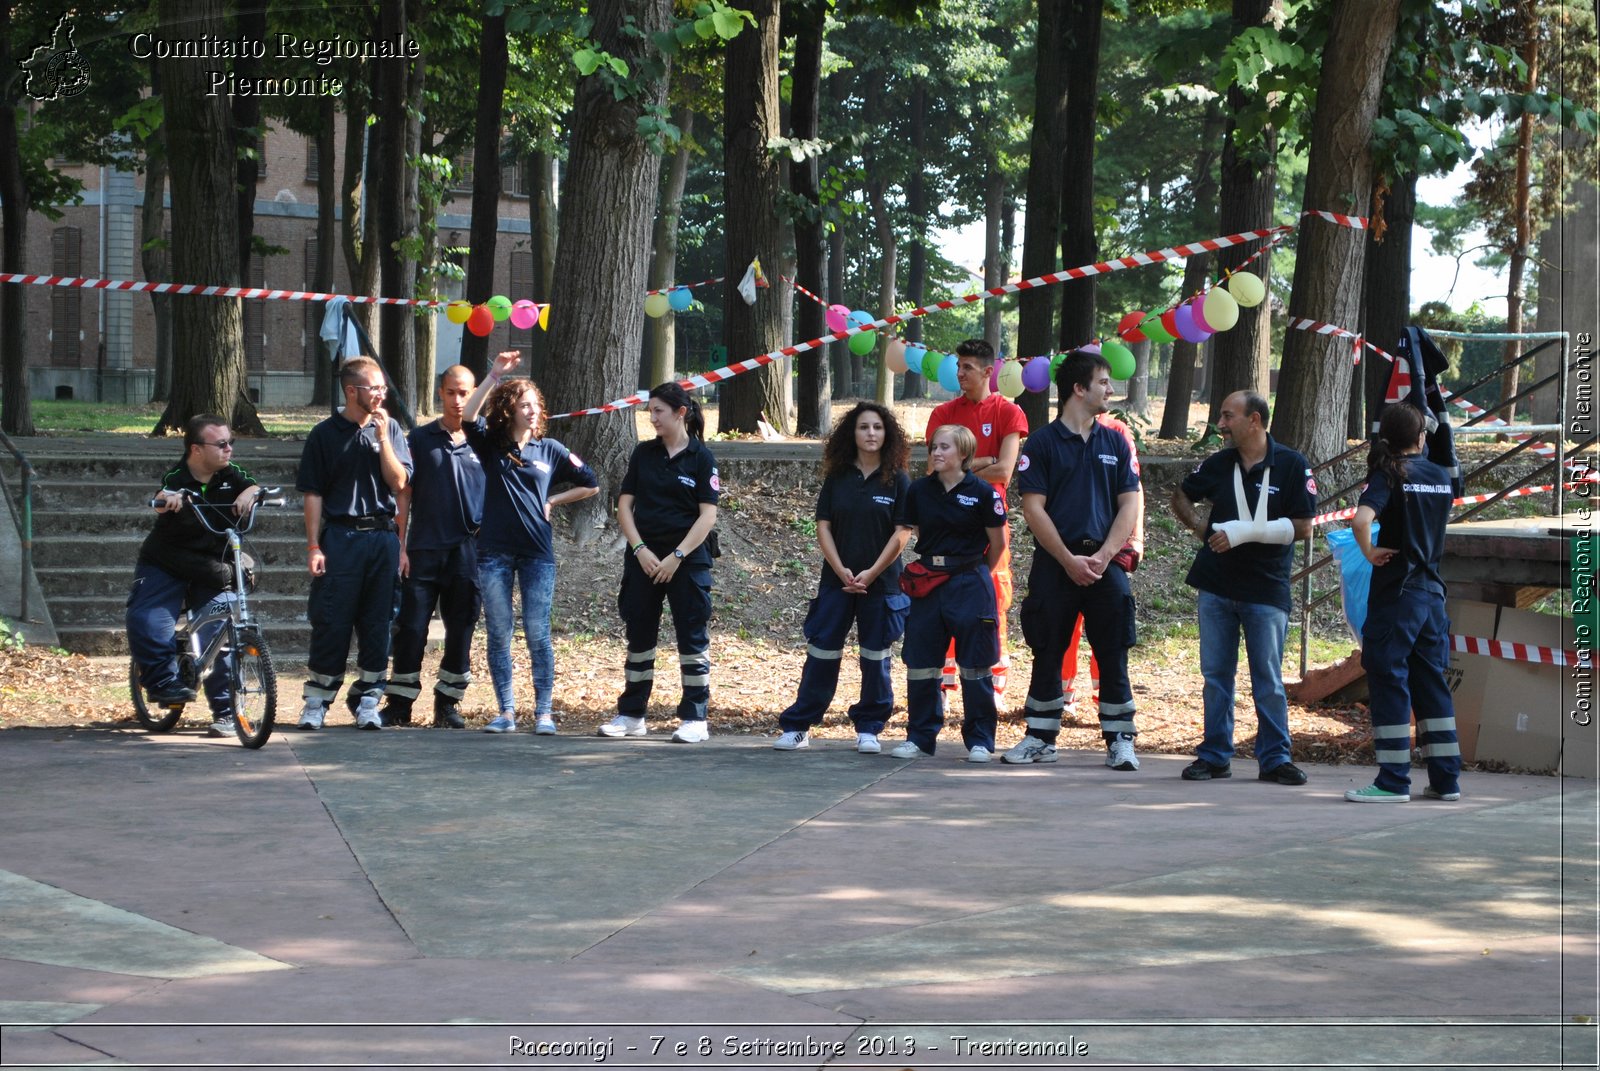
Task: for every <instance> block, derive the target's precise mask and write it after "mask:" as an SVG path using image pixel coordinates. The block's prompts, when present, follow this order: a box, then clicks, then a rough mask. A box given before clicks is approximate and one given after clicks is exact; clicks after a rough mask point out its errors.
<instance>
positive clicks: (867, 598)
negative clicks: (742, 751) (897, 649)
mask: <svg viewBox="0 0 1600 1071" xmlns="http://www.w3.org/2000/svg"><path fill="white" fill-rule="evenodd" d="M910 608H911V598H910V597H909V596H908V595H906V594H904V593H903V592H900V591H895V592H892V593H890V594H888V595H852V594H850V593H849V592H847V591H845V590H844V589H843V588H836V587H831V586H828V585H820V586H819V587H818V588H817V597H816V598H814V599H812V600H811V608H810V610H809V611H808V612H807V613H806V624H805V635H806V644H807V647H806V664H805V668H804V669H802V670H801V671H800V691H799V694H798V695H796V696H795V700H794V702H793V703H791V704H790V705H789V709H787V710H785V711H784V712H783V713H782V714H779V715H778V727H779V728H780V729H782V730H783V731H784V732H805V731H806V730H808V729H810V728H811V727H812V726H813V725H820V724H822V718H823V715H824V714H826V713H827V710H828V704H830V703H832V702H833V694H834V692H835V691H836V690H837V689H838V687H839V665H840V663H841V662H842V661H843V659H844V641H845V637H847V636H849V635H850V626H851V625H855V627H856V642H857V644H858V645H859V647H860V652H861V655H860V656H861V698H860V699H859V700H857V701H856V702H854V703H852V704H850V720H851V721H853V722H854V723H855V726H856V732H858V733H872V734H873V735H877V734H878V733H881V732H883V725H884V722H886V721H888V720H889V715H890V714H891V713H893V712H894V682H893V679H892V676H891V674H890V672H889V670H890V665H889V656H890V655H892V654H893V653H894V650H893V648H894V644H895V641H896V640H898V639H899V638H900V636H901V634H902V633H904V632H905V627H906V613H907V611H909V610H910Z"/></svg>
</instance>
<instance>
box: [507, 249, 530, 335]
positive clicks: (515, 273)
mask: <svg viewBox="0 0 1600 1071" xmlns="http://www.w3.org/2000/svg"><path fill="white" fill-rule="evenodd" d="M508 296H509V297H510V298H511V300H512V301H514V302H516V301H521V300H522V299H523V298H527V299H529V300H530V301H531V300H532V299H533V254H532V253H530V252H526V251H524V250H520V249H513V250H512V251H511V293H510V295H508ZM510 322H511V321H510V320H507V321H506V323H508V324H509V323H510ZM532 330H533V328H529V329H528V331H532ZM511 337H512V338H513V339H519V338H520V339H523V340H524V341H522V342H513V343H512V345H513V346H518V345H527V342H526V339H527V337H528V332H527V331H521V330H519V329H517V328H515V327H513V328H512V329H511Z"/></svg>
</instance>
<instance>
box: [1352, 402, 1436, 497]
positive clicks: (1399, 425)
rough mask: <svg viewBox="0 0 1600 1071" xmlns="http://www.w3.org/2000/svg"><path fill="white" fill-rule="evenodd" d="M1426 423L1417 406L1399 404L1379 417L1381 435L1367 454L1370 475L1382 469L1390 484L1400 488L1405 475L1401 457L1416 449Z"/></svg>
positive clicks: (1373, 441)
mask: <svg viewBox="0 0 1600 1071" xmlns="http://www.w3.org/2000/svg"><path fill="white" fill-rule="evenodd" d="M1425 426H1426V425H1425V422H1424V420H1423V417H1422V410H1420V409H1418V408H1417V407H1416V406H1414V405H1408V404H1405V403H1397V404H1394V405H1391V406H1389V407H1388V408H1387V409H1385V410H1384V411H1383V416H1382V417H1380V418H1379V420H1378V437H1377V438H1376V439H1373V440H1372V450H1371V452H1370V453H1368V454H1367V475H1368V476H1369V477H1370V476H1371V475H1372V474H1373V473H1374V472H1382V473H1383V474H1384V475H1385V476H1386V477H1388V480H1389V485H1390V486H1391V487H1399V486H1400V485H1401V484H1402V483H1403V482H1404V475H1405V474H1404V473H1403V472H1402V471H1401V467H1400V459H1401V458H1402V457H1403V456H1404V455H1406V454H1409V453H1411V452H1412V451H1413V450H1415V449H1416V445H1417V439H1418V438H1419V437H1420V436H1421V435H1422V429H1423V427H1425Z"/></svg>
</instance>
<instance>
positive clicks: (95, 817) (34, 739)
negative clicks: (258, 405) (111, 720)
mask: <svg viewBox="0 0 1600 1071" xmlns="http://www.w3.org/2000/svg"><path fill="white" fill-rule="evenodd" d="M768 743H769V741H766V740H758V739H752V738H746V737H713V738H712V740H711V741H710V742H709V743H707V744H702V745H692V746H685V745H675V744H671V743H669V742H668V741H667V739H666V735H665V733H663V732H661V731H659V729H658V730H657V731H655V732H653V734H652V736H651V737H649V738H646V739H644V740H624V741H611V740H600V739H596V738H591V737H568V736H559V737H554V738H542V737H533V736H531V735H526V734H518V735H515V736H511V737H496V736H492V735H486V734H482V733H452V732H444V731H437V730H400V731H386V732H383V733H360V732H356V731H354V730H351V729H348V728H345V727H342V726H341V727H337V728H332V729H328V730H325V731H323V732H321V733H317V734H302V733H297V732H295V731H294V730H293V729H292V728H291V729H288V730H287V731H282V730H280V733H279V735H277V736H275V737H274V738H273V740H272V741H271V742H270V743H269V744H268V745H267V747H266V748H265V749H263V750H262V751H260V752H249V751H246V750H244V749H242V748H240V747H238V746H237V745H236V744H235V743H233V742H232V741H212V740H205V739H203V738H200V737H198V736H197V735H193V734H178V735H174V736H169V737H157V736H148V735H144V734H142V733H139V732H136V731H127V732H81V731H62V730H52V731H24V730H12V731H7V732H4V733H0V784H3V785H4V786H5V800H6V806H5V819H4V822H3V823H0V1020H3V1021H4V1022H6V1023H8V1024H15V1025H11V1026H7V1027H6V1028H5V1029H4V1031H3V1034H0V1043H3V1048H0V1067H22V1066H73V1067H100V1066H131V1067H162V1068H168V1067H200V1066H208V1067H218V1066H222V1067H233V1066H258V1065H262V1064H269V1063H270V1064H274V1065H276V1066H319V1065H327V1064H340V1065H359V1066H373V1067H432V1066H454V1067H460V1066H476V1067H502V1066H503V1067H512V1066H515V1067H594V1066H608V1067H642V1066H648V1067H679V1068H684V1067H738V1068H757V1067H760V1068H801V1067H804V1068H821V1067H829V1068H845V1067H882V1068H917V1069H921V1068H933V1067H958V1066H960V1067H985V1068H987V1067H997V1068H998V1067H1094V1066H1118V1067H1123V1066H1127V1067H1139V1066H1149V1067H1156V1066H1160V1067H1191V1066H1195V1067H1198V1066H1205V1067H1304V1066H1311V1065H1315V1066H1320V1067H1370V1066H1377V1065H1385V1066H1396V1065H1399V1064H1402V1063H1403V1064H1405V1065H1407V1066H1421V1067H1464V1066H1475V1067H1513V1066H1515V1067H1562V1066H1572V1067H1580V1066H1584V1067H1592V1066H1594V1064H1595V1056H1596V1048H1595V1043H1596V1033H1595V1031H1596V1026H1595V1016H1596V1012H1597V1007H1596V1000H1597V992H1596V973H1595V972H1596V944H1595V928H1596V883H1595V877H1596V871H1595V833H1596V807H1597V796H1596V791H1595V785H1594V783H1593V782H1590V781H1580V780H1567V781H1562V780H1559V779H1554V778H1546V777H1526V776H1513V775H1491V774H1468V775H1467V776H1466V777H1465V778H1464V779H1463V789H1464V792H1465V798H1464V799H1463V800H1462V801H1461V802H1459V803H1456V804H1448V803H1441V802H1434V801H1425V800H1422V799H1420V797H1419V798H1418V799H1417V800H1415V801H1414V802H1412V803H1410V804H1406V805H1397V806H1370V805H1368V806H1360V805H1355V804H1347V803H1345V802H1343V800H1342V794H1343V792H1344V790H1345V789H1346V788H1349V787H1355V786H1359V785H1361V784H1365V783H1366V782H1367V781H1368V780H1369V779H1370V774H1371V771H1370V770H1368V769H1364V768H1355V767H1315V766H1311V767H1307V771H1308V773H1310V775H1311V782H1310V784H1309V785H1307V786H1306V787H1305V788H1301V789H1293V788H1286V787H1283V786H1279V785H1276V784H1267V783H1261V782H1258V781H1256V780H1255V778H1254V773H1255V771H1254V768H1253V766H1252V765H1251V764H1250V763H1248V762H1238V763H1236V764H1235V776H1234V778H1233V779H1232V780H1229V781H1219V782H1212V783H1203V784H1195V783H1187V782H1183V781H1181V780H1180V779H1179V778H1178V772H1179V770H1180V769H1181V768H1182V766H1183V764H1184V763H1185V762H1186V761H1187V757H1178V756H1172V757H1163V756H1155V755H1146V756H1143V761H1144V766H1143V769H1141V770H1140V771H1139V772H1137V773H1117V772H1114V771H1111V770H1107V769H1106V768H1105V767H1104V766H1103V765H1102V764H1101V757H1100V756H1099V755H1098V754H1090V753H1084V752H1075V753H1074V752H1068V753H1063V758H1062V761H1061V762H1059V763H1057V764H1056V765H1054V766H1034V767H1027V768H1008V767H1003V766H1001V765H1000V764H998V763H996V764H991V765H988V766H969V765H966V764H963V763H960V762H958V761H956V760H957V757H958V756H957V753H956V749H951V751H952V753H951V754H948V755H945V754H941V755H940V756H938V757H937V758H933V759H925V760H921V761H912V762H904V761H899V760H894V759H890V758H887V757H884V756H862V755H857V754H855V753H854V751H853V749H852V748H851V747H850V746H848V745H847V744H846V743H844V742H842V741H841V742H835V741H814V742H813V744H812V747H811V748H810V749H809V750H807V751H802V752H797V753H779V752H774V751H772V750H771V749H770V748H769V747H767V746H766V745H767V744H768ZM653 1039H659V1040H653ZM629 1046H633V1048H632V1049H631V1050H630V1049H629ZM680 1047H681V1048H680ZM30 1061H31V1063H30Z"/></svg>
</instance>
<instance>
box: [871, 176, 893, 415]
mask: <svg viewBox="0 0 1600 1071" xmlns="http://www.w3.org/2000/svg"><path fill="white" fill-rule="evenodd" d="M872 170H873V169H872V168H871V167H869V168H868V169H867V172H868V174H871V172H872ZM887 186H888V184H887V183H885V182H881V181H875V180H868V182H867V200H868V202H869V203H870V204H871V205H872V223H873V227H874V229H875V231H876V233H877V236H878V318H879V319H883V318H884V317H888V316H893V315H894V306H895V296H896V295H895V277H896V273H897V271H898V265H897V246H896V244H895V238H894V221H893V220H891V219H890V218H889V206H888V204H887V203H886V202H887V201H888V192H889V191H888V189H887ZM885 335H886V332H883V331H879V332H878V336H879V338H878V347H877V349H876V350H875V351H874V352H875V353H877V356H878V375H877V382H876V384H875V388H874V390H873V397H874V398H875V399H876V400H877V402H878V404H879V405H889V404H891V403H893V401H894V373H892V372H890V371H889V363H888V362H887V361H885V360H884V359H883V353H884V347H885V346H886V345H887V342H885V340H884V339H885Z"/></svg>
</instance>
